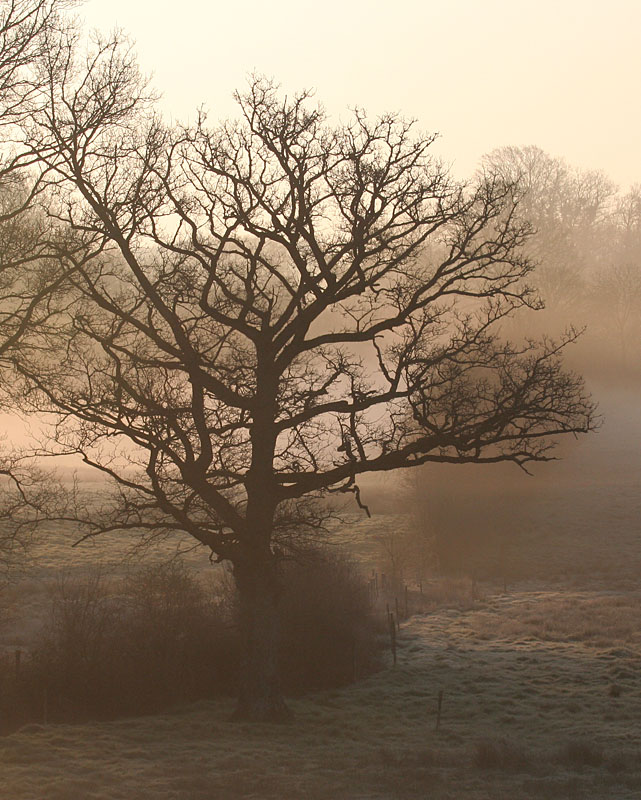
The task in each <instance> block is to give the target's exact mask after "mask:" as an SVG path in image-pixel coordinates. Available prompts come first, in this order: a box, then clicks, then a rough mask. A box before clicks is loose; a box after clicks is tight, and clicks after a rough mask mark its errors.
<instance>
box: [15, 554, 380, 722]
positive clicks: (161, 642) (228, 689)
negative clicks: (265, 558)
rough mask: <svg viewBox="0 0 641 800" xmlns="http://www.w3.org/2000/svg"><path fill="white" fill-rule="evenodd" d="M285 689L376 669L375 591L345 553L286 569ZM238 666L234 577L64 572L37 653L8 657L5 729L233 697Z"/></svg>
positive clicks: (164, 568)
mask: <svg viewBox="0 0 641 800" xmlns="http://www.w3.org/2000/svg"><path fill="white" fill-rule="evenodd" d="M281 615H282V631H281V640H282V643H281V663H282V670H283V681H284V687H285V689H286V691H289V692H295V693H299V692H304V691H307V690H310V689H319V688H329V687H337V686H341V685H345V684H348V683H350V682H352V681H354V680H355V679H357V678H358V677H360V676H362V675H365V674H367V673H369V672H371V671H373V670H374V669H375V668H376V665H377V654H378V645H377V625H376V620H375V616H374V615H373V613H372V609H371V607H370V602H369V595H368V588H367V585H366V583H365V582H364V581H363V579H362V578H361V576H360V574H359V572H358V571H357V569H356V567H355V566H354V564H353V563H352V562H351V561H350V560H349V559H348V558H346V557H345V556H344V555H342V554H339V553H338V552H336V551H330V550H315V551H308V552H306V553H304V554H302V555H301V556H299V557H297V559H295V560H294V559H292V560H290V561H288V562H285V563H284V564H283V568H282V596H281ZM238 664H239V636H238V631H237V626H236V602H235V595H234V588H233V581H232V580H231V579H229V580H224V581H222V582H219V583H218V584H217V585H216V587H215V588H214V589H212V587H211V586H210V587H207V586H205V585H204V584H203V583H202V582H201V581H200V580H199V579H198V578H197V577H196V576H195V575H193V574H192V573H191V572H190V571H189V570H188V569H187V567H185V566H184V565H183V564H182V563H181V562H178V561H174V562H170V563H168V564H164V565H154V566H147V567H144V568H142V569H140V570H138V571H136V572H135V573H134V574H132V575H131V576H130V577H129V578H128V579H126V580H121V581H117V582H115V581H110V580H108V578H107V577H105V576H104V575H103V574H101V572H100V571H98V570H97V571H94V572H93V573H91V574H90V575H85V576H83V577H81V578H78V577H73V578H72V577H70V576H69V575H64V574H63V575H61V577H60V579H59V581H58V584H57V587H56V589H55V591H54V593H53V596H52V601H51V609H50V614H49V617H48V619H47V621H46V623H45V625H44V626H43V629H42V632H41V634H40V636H39V638H38V640H37V641H35V642H34V644H33V647H32V648H31V650H30V651H29V652H24V653H21V655H20V661H19V662H18V661H17V660H16V658H15V657H14V654H10V655H5V657H4V658H3V659H2V661H1V662H0V731H2V732H5V733H6V732H10V731H12V730H15V729H16V728H17V727H20V726H21V725H23V724H25V723H29V722H42V721H81V720H88V719H110V718H111V719H112V718H116V717H122V716H133V715H141V714H150V713H155V712H158V711H161V710H164V709H167V708H170V707H172V706H176V705H180V704H183V703H188V702H193V701H196V700H199V699H205V698H213V697H217V696H221V695H228V694H233V693H234V692H235V690H236V682H237V676H238Z"/></svg>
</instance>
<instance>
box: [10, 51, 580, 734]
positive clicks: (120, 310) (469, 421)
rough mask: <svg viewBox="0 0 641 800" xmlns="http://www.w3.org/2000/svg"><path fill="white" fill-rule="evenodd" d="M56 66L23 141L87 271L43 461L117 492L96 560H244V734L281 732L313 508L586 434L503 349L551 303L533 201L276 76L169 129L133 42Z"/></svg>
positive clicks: (568, 393)
mask: <svg viewBox="0 0 641 800" xmlns="http://www.w3.org/2000/svg"><path fill="white" fill-rule="evenodd" d="M47 68H48V70H49V74H50V76H51V83H50V87H49V97H50V105H49V107H48V108H44V109H43V110H42V111H40V112H38V113H36V114H35V115H34V123H33V124H32V125H31V126H29V127H28V129H27V140H26V141H27V144H28V146H29V147H30V148H31V151H30V152H31V154H32V155H33V156H37V157H38V158H39V159H40V160H41V163H42V165H43V169H44V170H46V171H47V173H48V174H49V175H55V182H56V186H57V189H58V191H59V200H58V203H57V204H56V206H55V208H54V207H52V209H51V213H52V214H55V215H56V218H57V220H58V221H64V222H65V223H66V224H67V225H68V226H69V227H70V228H71V229H72V231H73V234H74V237H75V241H76V242H78V241H82V242H83V243H84V245H85V252H84V253H83V254H79V253H75V254H69V255H68V257H67V260H68V262H69V263H70V264H73V267H74V269H75V277H74V280H73V286H74V292H75V298H76V299H75V303H74V306H73V309H72V310H71V309H70V313H69V317H68V319H67V320H66V321H61V323H60V338H59V340H58V344H57V347H55V343H54V342H53V341H52V343H51V346H52V348H54V347H55V351H53V352H52V353H51V354H50V356H49V357H47V358H42V356H41V355H39V354H38V353H36V352H25V353H24V354H23V355H22V357H21V358H20V359H19V362H18V367H19V369H20V371H21V373H22V375H23V376H24V377H25V380H26V382H27V385H28V387H29V388H28V389H27V392H28V397H29V399H30V402H31V403H32V408H33V409H34V410H38V411H40V412H42V411H46V412H50V413H51V414H53V415H54V420H55V425H54V427H53V431H52V439H51V441H50V443H49V445H48V448H49V450H50V452H64V453H79V454H80V455H81V456H82V458H83V459H84V461H85V462H86V463H87V464H90V465H92V466H94V467H95V468H96V469H98V470H101V471H102V472H103V473H105V474H106V475H107V476H109V478H110V479H111V480H112V481H113V483H114V486H115V492H114V497H113V501H112V503H111V504H110V505H109V506H108V507H107V505H106V506H105V508H103V509H102V510H96V511H95V512H92V513H89V514H85V515H84V516H83V514H82V513H80V514H78V517H79V518H81V519H83V521H84V523H85V524H86V526H87V530H86V535H87V536H94V535H96V534H98V533H103V532H105V531H109V530H114V529H132V530H137V531H140V530H143V531H145V530H147V531H150V532H156V531H164V532H167V531H181V532H185V533H187V534H189V535H191V536H192V537H194V539H195V540H197V541H198V542H200V543H202V544H203V545H205V546H206V547H208V548H210V550H211V551H212V554H214V555H215V557H216V558H217V559H218V560H229V561H231V563H232V564H233V569H234V576H235V580H236V584H237V588H238V591H239V598H240V614H241V629H242V635H243V642H244V662H243V667H242V676H241V681H240V699H239V705H238V710H237V713H238V716H239V717H242V718H251V719H265V718H274V717H279V716H282V715H283V714H285V713H286V707H285V704H284V701H283V698H282V696H281V689H280V683H279V670H278V657H277V650H278V646H277V645H278V611H277V607H278V595H279V586H278V564H279V558H280V557H281V548H280V547H279V546H277V544H278V539H279V536H280V534H281V532H282V530H288V529H289V530H291V528H292V526H293V525H295V524H296V525H299V526H306V525H307V526H309V527H311V528H312V529H313V528H314V526H315V525H317V524H319V520H318V518H317V517H315V516H314V514H313V513H312V514H311V515H310V513H309V506H308V505H306V504H309V503H312V504H313V502H314V500H322V499H323V498H325V497H327V494H328V493H330V492H351V493H354V494H355V496H356V500H357V501H358V502H359V503H361V500H360V495H359V490H358V478H359V476H360V475H363V474H364V473H368V472H374V471H381V470H395V469H404V468H409V467H414V466H416V465H419V464H424V463H426V462H450V463H451V462H454V463H460V462H496V461H513V462H515V463H516V464H519V465H521V466H525V465H527V463H528V462H530V461H543V460H547V459H548V458H550V457H551V447H552V439H551V437H553V436H556V435H557V434H565V433H577V432H584V431H588V430H589V429H590V428H591V427H592V424H593V408H592V405H591V403H590V401H589V399H587V398H586V396H585V395H584V394H583V390H582V384H581V381H580V379H579V378H577V377H576V376H573V375H570V374H566V373H564V372H563V371H562V370H561V368H560V362H559V354H560V350H561V349H562V347H563V345H564V344H565V342H560V343H553V342H550V341H546V342H543V343H542V344H541V345H540V346H537V345H535V344H534V343H527V344H525V345H523V346H522V347H518V348H517V347H513V346H510V345H507V344H502V343H501V342H499V341H498V340H497V339H496V337H495V335H494V333H493V330H494V328H495V327H496V325H497V323H498V322H499V321H500V320H502V319H504V318H505V317H506V315H508V314H509V313H510V312H511V311H513V310H514V309H516V308H519V307H521V306H523V305H535V304H536V299H535V298H534V297H533V295H532V294H531V292H530V291H529V289H528V288H527V285H526V283H525V279H526V276H527V275H528V273H529V272H530V269H531V266H530V263H529V262H528V261H527V259H525V258H523V257H522V255H521V252H520V248H521V246H522V244H523V242H524V241H525V238H526V236H527V234H528V226H527V225H524V224H521V223H520V222H518V220H517V216H516V208H517V199H518V198H517V196H516V193H515V191H514V187H513V185H512V184H511V183H510V182H509V181H505V180H503V179H502V178H501V177H500V176H498V175H495V174H492V173H490V172H486V173H484V174H482V175H481V176H480V177H479V179H478V180H477V181H476V183H474V184H473V185H469V186H461V185H458V184H456V183H454V182H453V181H452V180H451V179H450V178H449V176H448V174H447V172H446V170H445V169H444V168H443V167H442V166H441V165H440V164H439V163H438V162H437V161H436V160H435V159H433V158H432V157H431V154H430V146H431V144H432V142H433V137H432V136H424V135H423V136H421V135H416V136H415V135H414V133H413V126H412V124H411V123H408V122H405V121H404V120H402V119H401V118H399V117H397V116H394V115H388V116H384V117H382V118H380V119H377V120H370V119H369V118H368V117H367V116H366V115H365V114H364V113H363V112H361V111H357V112H355V114H354V116H353V119H352V121H351V122H349V123H347V124H345V125H338V126H332V125H330V124H329V123H328V121H327V119H326V117H325V115H324V113H323V111H322V109H320V108H319V107H318V106H315V105H314V104H313V103H312V102H311V101H310V98H309V95H308V93H302V94H298V95H295V96H293V97H289V98H288V97H283V96H281V95H280V94H279V92H278V90H277V88H275V87H274V86H273V85H272V84H271V83H270V82H269V81H267V80H265V79H262V78H256V79H252V80H251V82H250V85H249V89H248V90H247V91H246V92H245V93H244V94H239V95H237V101H238V104H239V110H240V115H239V119H238V120H237V121H236V122H228V123H223V124H221V125H218V126H214V127H209V125H208V124H207V119H206V117H205V116H204V115H202V116H200V118H199V119H198V121H197V123H196V124H195V125H193V126H192V127H186V128H181V127H178V128H171V127H167V126H165V125H164V124H162V122H161V121H160V120H159V119H158V117H157V116H155V115H154V114H153V108H152V106H151V104H150V98H149V94H148V92H147V90H146V88H145V86H144V82H142V81H141V79H140V77H139V74H138V72H137V70H136V68H135V63H134V61H133V59H132V57H131V55H130V54H129V53H128V51H127V50H126V48H123V47H122V45H121V44H120V43H118V41H115V40H114V41H102V40H99V41H97V42H96V43H95V46H94V48H93V50H92V52H91V53H90V55H89V56H88V57H87V58H86V59H84V60H82V61H80V60H77V58H76V57H75V56H74V51H73V46H72V43H66V44H65V43H64V42H63V43H62V44H61V46H60V49H59V50H58V51H57V52H56V53H53V52H52V53H51V55H50V58H49V63H48V65H47ZM39 102H41V100H39ZM435 253H438V254H439V257H438V258H436V257H434V255H433V254H435ZM571 338H572V335H570V336H569V337H568V339H566V341H567V340H569V339H571Z"/></svg>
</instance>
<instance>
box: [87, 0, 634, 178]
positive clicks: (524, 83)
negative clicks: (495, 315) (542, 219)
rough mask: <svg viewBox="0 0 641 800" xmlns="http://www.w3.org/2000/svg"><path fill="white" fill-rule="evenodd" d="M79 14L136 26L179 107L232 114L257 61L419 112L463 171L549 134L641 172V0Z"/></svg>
mask: <svg viewBox="0 0 641 800" xmlns="http://www.w3.org/2000/svg"><path fill="white" fill-rule="evenodd" d="M80 16H81V17H84V19H85V20H86V22H87V24H88V25H89V26H90V27H96V28H99V29H100V30H102V31H109V30H111V29H112V28H113V27H114V26H118V27H121V28H122V29H123V30H124V31H125V32H126V33H128V34H129V35H130V36H131V38H132V39H133V40H134V41H135V42H136V50H137V52H138V54H139V59H140V63H141V66H142V68H143V70H144V71H145V72H147V73H150V72H153V74H154V85H155V86H156V88H157V89H159V90H160V91H161V92H162V93H163V108H164V110H165V111H167V112H169V113H170V114H171V115H173V116H175V117H176V118H179V119H185V118H186V117H188V116H189V115H191V114H193V110H194V109H195V108H196V107H197V106H199V105H202V104H204V105H205V106H206V107H207V108H208V109H209V111H210V115H211V117H212V118H213V119H217V118H222V117H229V116H233V115H234V106H233V101H232V99H231V95H232V92H233V91H234V89H237V88H241V89H242V88H243V86H244V85H245V84H246V79H247V75H248V73H250V72H252V71H257V72H259V73H262V74H265V75H268V76H269V77H272V78H274V79H275V80H276V81H278V82H279V83H280V84H281V85H282V87H283V89H284V90H285V91H287V92H289V93H292V92H295V91H297V90H298V89H301V88H314V89H315V90H316V97H317V99H318V100H319V101H320V102H322V103H323V105H324V106H325V107H326V108H327V110H328V111H329V112H331V113H332V114H335V115H337V116H339V115H341V114H342V115H345V114H346V111H347V109H348V107H351V106H355V105H358V106H360V107H362V108H364V109H366V110H367V111H368V112H371V113H373V114H377V113H381V112H384V111H400V112H401V113H402V114H403V115H404V116H407V117H413V118H416V119H417V121H418V125H419V127H420V128H421V129H423V130H425V131H438V132H439V133H440V134H441V139H440V142H439V144H438V152H439V154H440V155H442V156H443V157H444V158H445V159H446V160H447V161H449V162H451V163H452V165H453V169H454V172H455V174H456V175H458V176H459V177H465V176H468V175H469V174H471V172H472V171H473V170H474V168H475V166H476V165H477V162H478V159H479V158H480V156H482V155H483V153H485V152H488V151H489V150H491V149H493V148H495V147H498V146H501V145H527V144H536V145H539V146H540V147H542V148H543V149H544V150H545V151H547V152H548V153H550V154H551V155H555V156H563V157H565V158H566V159H567V160H568V161H569V162H570V163H571V164H574V165H576V166H579V167H584V168H595V169H601V170H603V171H604V172H605V173H606V174H608V175H609V176H610V177H611V178H612V179H613V180H614V181H615V182H617V183H618V184H619V185H620V186H621V187H622V188H627V187H628V186H629V185H630V184H632V183H638V182H641V152H640V151H641V92H640V82H641V0H609V2H607V3H604V2H596V1H595V0H556V1H555V2H553V1H552V0H539V1H538V2H529V1H528V2H526V1H525V0H511V1H510V0H438V2H436V1H435V0H424V2H419V0H384V1H383V0H367V2H366V1H365V0H325V2H314V3H312V2H308V0H273V1H272V2H269V1H268V0H245V2H242V0H241V1H240V2H238V3H222V2H217V0H181V2H173V3H169V2H166V0H164V1H163V0H88V2H86V3H85V4H84V5H83V6H81V8H80Z"/></svg>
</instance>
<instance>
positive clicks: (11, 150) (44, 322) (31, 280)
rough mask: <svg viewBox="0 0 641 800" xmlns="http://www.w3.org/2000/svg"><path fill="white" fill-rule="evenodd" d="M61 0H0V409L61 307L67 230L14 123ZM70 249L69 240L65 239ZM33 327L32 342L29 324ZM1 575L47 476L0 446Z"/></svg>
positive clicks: (25, 534)
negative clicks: (51, 214)
mask: <svg viewBox="0 0 641 800" xmlns="http://www.w3.org/2000/svg"><path fill="white" fill-rule="evenodd" d="M73 5H75V3H73V2H69V1H68V0H2V2H0V368H2V369H3V370H4V374H3V376H2V380H1V381H0V409H2V410H3V411H4V410H6V409H7V407H8V404H9V401H8V397H7V395H8V394H9V393H10V391H9V389H10V387H11V383H12V376H11V369H12V360H13V357H14V355H15V354H16V352H18V351H19V350H20V349H21V348H25V349H26V348H30V347H35V346H42V344H43V343H44V340H43V336H46V335H47V331H49V332H50V323H51V320H52V318H53V314H54V308H55V309H56V310H59V309H60V303H61V300H62V302H64V299H63V296H62V294H61V293H62V289H63V285H64V278H65V276H64V274H63V267H62V262H61V260H60V258H59V252H60V251H61V250H63V251H64V252H67V251H69V249H70V247H71V246H70V242H69V241H68V238H67V234H66V233H65V232H63V231H61V230H60V229H58V230H57V229H56V228H55V226H52V225H51V222H50V220H49V219H48V218H47V217H46V216H45V215H43V214H42V213H39V211H38V209H37V204H38V203H39V202H40V200H41V199H42V196H43V193H46V192H47V191H48V186H47V183H46V181H44V180H43V178H44V177H45V174H46V173H45V172H44V171H43V170H42V169H40V168H38V169H33V168H32V167H33V166H34V164H33V160H32V158H31V157H30V156H29V155H28V154H26V153H25V151H24V149H20V148H18V147H17V146H16V145H17V131H18V130H19V128H18V127H17V126H18V125H19V124H20V122H21V121H23V120H24V116H25V114H29V113H30V112H31V111H32V110H33V108H34V105H33V104H34V102H35V101H36V98H37V97H40V96H41V93H42V91H43V82H42V78H43V77H45V76H44V75H43V74H42V73H39V70H38V64H39V63H40V61H41V60H42V58H43V56H44V54H45V53H46V52H47V50H48V47H49V42H50V40H51V38H52V37H54V38H58V37H59V36H60V33H61V31H62V30H63V29H64V27H65V26H66V25H67V22H66V21H65V16H64V12H66V11H67V10H68V9H69V8H71V7H72V6H73ZM71 249H72V250H73V248H72V247H71ZM36 330H37V331H38V334H37V339H38V344H36V337H35V336H34V334H35V331H36ZM0 486H1V487H2V489H1V491H0V575H1V576H2V577H3V578H4V577H7V576H8V575H9V574H10V572H11V570H12V569H13V568H14V567H15V565H16V563H17V562H19V561H20V560H21V556H22V554H23V553H24V549H25V547H26V545H27V544H28V542H29V540H30V537H31V533H32V532H33V530H34V525H35V523H36V521H37V519H38V517H39V515H40V511H41V508H42V505H41V504H42V502H43V501H44V499H45V497H46V498H47V505H49V503H50V501H51V499H52V497H51V492H50V490H51V488H52V487H51V484H50V483H49V482H48V478H45V476H44V475H43V473H42V472H41V471H40V470H39V469H38V468H37V467H35V466H33V465H32V464H30V463H29V462H28V460H27V459H25V458H23V457H22V456H20V454H18V453H17V452H16V451H15V449H14V450H12V449H11V448H9V447H8V446H7V447H4V448H3V450H2V452H0Z"/></svg>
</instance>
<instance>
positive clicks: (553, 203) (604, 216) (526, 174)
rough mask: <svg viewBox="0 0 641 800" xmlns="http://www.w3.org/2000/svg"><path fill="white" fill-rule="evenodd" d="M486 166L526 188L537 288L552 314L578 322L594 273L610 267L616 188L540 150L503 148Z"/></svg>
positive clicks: (523, 207)
mask: <svg viewBox="0 0 641 800" xmlns="http://www.w3.org/2000/svg"><path fill="white" fill-rule="evenodd" d="M484 164H485V167H486V168H487V169H491V170H493V171H495V172H497V173H498V174H499V175H501V176H502V177H503V179H504V180H506V181H510V182H513V183H514V184H517V185H518V186H519V187H520V189H521V191H522V193H523V199H522V202H521V204H520V208H519V215H520V216H521V218H522V219H523V220H527V221H528V222H529V223H530V224H531V225H532V227H533V229H534V235H533V236H532V237H531V238H530V240H529V241H528V243H527V246H526V252H527V253H528V255H529V256H531V258H532V259H533V261H534V262H535V263H536V265H537V266H536V270H535V274H534V275H533V276H532V280H533V283H534V284H535V285H536V288H537V290H538V291H540V293H541V295H542V297H543V299H544V301H545V305H546V307H547V308H548V309H549V310H550V311H551V312H552V314H556V315H561V316H565V317H567V315H568V314H570V315H572V317H573V319H574V320H576V315H577V312H578V313H579V314H580V313H581V311H584V310H585V309H584V308H583V306H584V305H585V299H586V297H585V295H586V291H587V286H588V285H589V283H590V281H591V279H592V277H593V272H594V271H595V270H598V269H599V268H600V266H601V263H602V262H603V263H607V259H608V255H607V254H606V250H607V248H605V247H604V246H603V241H604V238H606V237H607V238H609V235H608V234H609V231H608V224H609V219H610V216H611V213H612V210H613V201H614V197H615V190H616V187H615V186H614V184H613V183H612V182H611V181H610V180H609V179H608V178H607V177H606V176H605V175H604V174H603V173H601V172H598V171H595V170H580V169H577V168H574V167H572V166H570V165H569V164H567V163H566V162H565V161H564V160H563V159H561V158H555V157H553V156H550V155H549V154H547V153H545V152H544V151H543V150H541V149H540V148H539V147H534V146H528V147H502V148H499V149H497V150H494V151H492V152H491V153H489V154H488V155H487V156H485V158H484Z"/></svg>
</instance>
